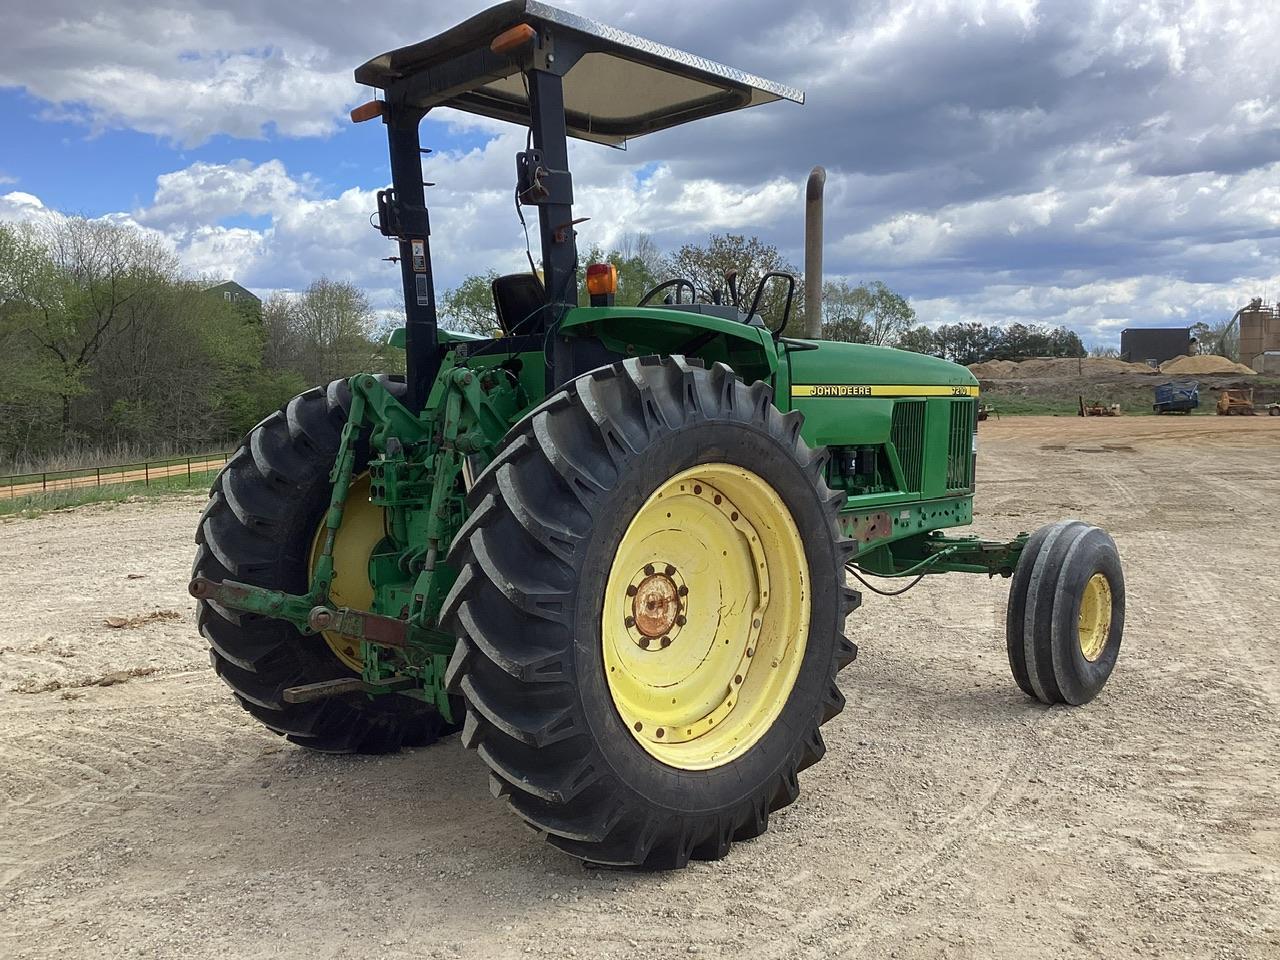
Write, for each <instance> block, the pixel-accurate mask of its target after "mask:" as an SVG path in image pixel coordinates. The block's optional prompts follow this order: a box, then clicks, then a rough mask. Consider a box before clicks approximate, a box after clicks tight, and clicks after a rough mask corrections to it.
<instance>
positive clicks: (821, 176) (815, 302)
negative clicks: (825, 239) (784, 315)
mask: <svg viewBox="0 0 1280 960" xmlns="http://www.w3.org/2000/svg"><path fill="white" fill-rule="evenodd" d="M826 182H827V171H826V170H825V169H824V168H823V167H814V168H813V169H812V170H811V171H810V172H809V182H808V184H807V185H806V186H805V191H804V336H805V339H807V340H820V339H822V188H823V187H824V186H825V185H826Z"/></svg>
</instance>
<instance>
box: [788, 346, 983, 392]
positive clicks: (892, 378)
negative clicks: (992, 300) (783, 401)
mask: <svg viewBox="0 0 1280 960" xmlns="http://www.w3.org/2000/svg"><path fill="white" fill-rule="evenodd" d="M807 342H810V343H813V344H814V346H816V347H817V349H816V350H795V349H791V350H788V351H787V361H788V363H789V364H790V366H791V383H792V390H793V392H794V391H796V390H797V389H798V388H801V387H803V386H807V385H812V386H815V387H822V386H826V387H849V386H852V387H855V388H856V387H859V386H882V387H883V386H889V387H902V388H906V389H904V390H902V391H901V393H904V394H909V393H913V392H916V391H913V390H912V389H911V388H913V387H969V388H974V390H973V391H970V392H975V391H976V388H977V385H978V380H977V378H976V377H974V375H973V374H972V373H970V372H969V371H968V369H966V368H965V367H962V366H960V365H959V364H958V363H951V362H950V361H949V360H941V359H939V358H938V357H930V356H927V355H925V354H923V353H912V352H910V351H908V350H894V349H892V348H890V347H873V346H870V345H868V344H863V343H843V342H839V341H834V340H820V341H807ZM877 392H878V391H877ZM922 392H925V393H928V392H930V391H922ZM796 395H801V394H796Z"/></svg>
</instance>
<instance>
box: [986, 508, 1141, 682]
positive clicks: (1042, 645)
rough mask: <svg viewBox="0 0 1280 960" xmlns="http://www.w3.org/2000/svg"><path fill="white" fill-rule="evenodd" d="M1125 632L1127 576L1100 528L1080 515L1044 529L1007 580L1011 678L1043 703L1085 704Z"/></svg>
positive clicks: (1113, 662) (1105, 676)
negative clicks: (1084, 521) (1082, 519)
mask: <svg viewBox="0 0 1280 960" xmlns="http://www.w3.org/2000/svg"><path fill="white" fill-rule="evenodd" d="M1123 635H1124V573H1123V571H1122V570H1121V567H1120V554H1119V553H1118V552H1117V551H1116V545H1115V542H1114V541H1113V540H1112V539H1111V537H1110V536H1109V535H1108V534H1107V532H1106V531H1105V530H1102V529H1101V528H1099V527H1094V526H1090V525H1089V524H1087V523H1082V522H1081V521H1079V520H1064V521H1062V522H1061V523H1055V524H1051V525H1049V526H1044V527H1041V528H1040V529H1039V530H1037V531H1036V532H1035V533H1034V534H1032V535H1031V538H1030V539H1029V540H1028V541H1027V545H1026V547H1024V548H1023V551H1022V556H1021V557H1019V559H1018V564H1017V566H1016V567H1015V568H1014V572H1013V579H1012V581H1011V582H1010V585H1009V607H1008V612H1007V614H1006V619H1005V640H1006V643H1007V647H1008V653H1009V668H1010V670H1011V671H1012V673H1013V679H1014V682H1015V683H1017V685H1018V687H1019V688H1020V689H1021V690H1022V691H1023V693H1025V694H1026V695H1027V696H1029V697H1034V698H1035V699H1036V700H1039V701H1040V702H1041V703H1047V704H1055V703H1067V704H1072V705H1079V704H1083V703H1088V702H1089V701H1090V700H1092V699H1093V698H1094V697H1096V696H1097V695H1098V693H1099V692H1100V691H1101V690H1102V688H1103V686H1104V685H1105V684H1106V682H1107V679H1108V678H1109V677H1110V676H1111V671H1112V670H1114V669H1115V665H1116V658H1117V657H1118V656H1119V654H1120V641H1121V638H1122V637H1123Z"/></svg>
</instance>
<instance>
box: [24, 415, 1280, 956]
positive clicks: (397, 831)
mask: <svg viewBox="0 0 1280 960" xmlns="http://www.w3.org/2000/svg"><path fill="white" fill-rule="evenodd" d="M980 443H981V446H980V460H979V477H980V479H979V495H978V511H979V519H978V523H977V525H976V529H978V530H980V531H984V532H990V533H991V534H993V535H1000V536H1004V535H1010V534H1013V533H1016V532H1017V531H1018V530H1021V529H1032V528H1034V527H1035V526H1038V525H1039V524H1040V523H1043V522H1048V521H1051V520H1055V519H1058V518H1061V517H1070V516H1079V517H1082V518H1084V519H1088V520H1092V521H1094V522H1097V523H1100V524H1102V525H1104V526H1106V527H1107V528H1108V529H1110V530H1111V531H1112V533H1113V535H1114V536H1115V539H1116V541H1117V543H1118V545H1119V547H1120V551H1121V554H1122V556H1123V557H1124V560H1125V564H1126V576H1127V578H1128V595H1129V612H1128V628H1127V632H1126V636H1125V647H1124V650H1123V652H1122V654H1121V658H1120V664H1119V666H1118V668H1117V670H1116V673H1115V675H1114V677H1113V678H1112V680H1111V683H1110V685H1109V686H1108V687H1107V689H1106V690H1105V691H1104V692H1103V694H1102V696H1101V697H1100V698H1099V699H1098V700H1096V701H1095V702H1094V703H1093V704H1090V705H1089V706H1087V707H1084V708H1077V709H1071V708H1053V709H1046V708H1044V707H1042V706H1040V705H1037V704H1034V703H1031V702H1029V701H1028V700H1026V699H1025V698H1024V697H1023V696H1022V695H1021V694H1020V693H1019V692H1018V690H1017V689H1016V687H1015V686H1014V685H1013V682H1012V680H1011V678H1010V677H1009V673H1008V665H1007V662H1006V659H1005V653H1004V644H1003V610H1004V601H1005V591H1006V587H1007V584H1006V582H1005V581H1001V580H995V581H986V580H984V579H982V578H979V577H965V576H959V575H956V576H949V577H941V578H938V579H936V580H933V579H929V580H926V581H925V582H924V583H923V584H921V585H920V586H919V587H918V588H917V589H916V590H914V591H912V592H911V593H909V594H907V595H906V596H905V597H902V598H899V599H896V600H889V599H884V598H880V597H872V596H868V597H867V600H866V602H865V604H864V606H863V608H862V610H860V611H859V612H858V613H857V614H855V617H854V620H853V622H851V624H850V629H851V633H852V635H853V636H854V637H855V638H856V639H857V641H858V642H859V644H860V646H861V650H862V655H861V657H860V658H859V660H858V662H857V663H856V664H855V665H854V666H853V667H851V668H849V669H848V670H847V671H845V673H844V674H842V681H843V684H844V688H845V692H846V693H847V694H848V696H849V706H848V708H847V709H846V711H845V712H844V714H843V715H841V716H840V717H838V718H837V719H835V720H834V721H832V722H831V723H830V724H829V725H828V726H827V727H825V728H824V730H823V732H824V734H825V735H826V739H827V743H828V746H829V750H828V753H827V757H826V759H825V761H824V762H823V763H821V764H819V765H818V766H816V767H814V768H812V769H811V770H809V771H807V772H806V774H804V775H803V777H802V786H803V793H802V796H801V799H800V800H799V802H797V803H796V804H795V805H794V806H792V807H791V808H789V809H788V810H787V811H786V812H785V813H783V814H781V815H778V816H776V817H775V818H774V820H773V823H772V826H771V828H770V831H769V833H768V834H767V835H766V836H764V837H762V838H760V839H759V840H756V841H752V842H749V843H742V844H738V845H736V846H735V848H734V850H733V853H732V854H731V856H730V857H729V859H727V860H725V861H723V862H720V863H710V864H708V863H695V864H693V865H691V866H690V867H689V869H688V870H685V871H683V872H679V873H672V874H641V873H634V872H626V871H607V870H599V869H591V868H584V867H582V866H581V865H579V864H578V863H577V861H574V860H571V859H569V858H567V857H564V856H562V855H560V854H557V853H556V852H555V851H554V850H552V849H550V848H549V847H547V846H545V845H544V844H543V843H542V842H541V841H539V840H538V839H537V838H536V837H534V836H533V835H531V834H529V833H527V832H526V831H525V830H524V829H523V828H522V827H521V826H519V824H518V823H517V822H516V820H515V819H514V818H513V817H511V816H510V815H509V814H508V813H507V812H506V811H505V810H504V809H503V808H502V807H501V805H500V804H498V803H497V802H494V801H492V800H491V799H490V798H489V795H488V790H487V786H486V773H485V770H484V767H483V764H482V763H481V762H480V761H479V760H478V758H476V757H474V756H471V755H469V754H467V753H465V752H464V751H463V750H462V748H461V746H460V745H459V744H458V743H457V742H456V740H452V741H449V742H446V743H444V744H441V745H438V746H435V747H432V748H428V749H425V750H419V751H413V752H408V753H404V754H401V755H398V756H394V757H386V758H350V757H327V756H317V755H312V754H308V753H307V752H305V751H303V750H301V749H298V748H294V747H292V746H290V745H288V744H286V743H284V742H283V741H281V740H278V739H277V738H275V737H274V736H273V735H271V734H270V733H268V732H267V731H265V730H264V729H262V728H259V727H258V726H257V725H256V724H255V723H254V722H253V721H252V720H251V719H250V718H249V716H248V715H247V714H245V713H243V712H242V711H241V710H240V709H239V708H238V707H237V706H236V705H235V703H234V702H233V700H232V698H231V695H230V693H229V692H228V691H226V690H225V689H224V688H223V687H222V686H221V684H220V683H219V682H218V680H217V679H216V678H215V677H214V676H213V674H212V672H211V671H210V670H209V669H208V661H207V659H206V653H205V650H204V644H203V641H202V640H201V638H200V637H199V636H198V635H197V634H196V632H195V629H194V625H193V618H192V604H191V602H190V601H189V598H188V597H187V595H186V592H185V586H186V581H187V578H188V575H189V569H190V562H191V553H192V549H193V548H192V544H191V535H192V531H193V529H194V526H195V522H196V517H197V515H198V513H199V511H200V509H201V505H202V504H201V502H200V500H199V499H197V498H186V499H175V500H166V501H159V502H149V503H133V504H124V505H121V506H117V507H114V508H105V507H86V508H80V509H76V510H71V511H64V512H59V513H54V514H49V515H46V516H43V517H39V518H36V519H28V520H9V521H7V522H2V523H0V570H2V571H3V573H2V574H0V604H2V608H3V610H4V611H5V615H4V617H3V619H0V956H3V957H6V958H8V957H12V958H24V957H58V958H60V960H70V958H78V957H93V958H99V957H115V956H159V957H210V958H213V957H217V958H249V957H280V956H303V955H305V956H307V957H313V958H314V957H424V956H426V957H464V958H474V960H482V958H483V960H488V958H502V957H524V956H538V957H556V958H561V957H567V956H578V957H618V958H630V957H635V958H645V960H653V958H661V957H668V956H687V955H690V954H698V955H701V956H705V957H737V956H750V957H752V958H753V960H766V958H792V957H802V958H814V960H817V958H827V957H834V956H864V957H898V958H916V957H946V958H962V957H967V958H975V960H976V958H994V957H1017V958H1040V957H1043V958H1061V957H1121V956H1122V957H1131V956H1152V957H1155V956H1159V957H1195V958H1200V957H1204V958H1230V957H1258V958H1262V957H1268V958H1275V957H1280V800H1278V799H1277V797H1278V795H1280V762H1278V760H1277V758H1278V757H1280V716H1278V713H1280V630H1278V629H1277V626H1276V625H1277V623H1280V591H1278V590H1277V588H1276V585H1275V584H1276V577H1277V575H1280V418H1267V417H1262V418H1255V419H1235V418H1232V419H1218V418H1212V417H1190V418H1179V419H1172V418H1152V417H1145V418H1119V419H1116V420H1078V419H1069V418H1063V419H1054V418H1022V419H1012V418H1010V419H1006V420H1003V421H1000V422H993V423H984V424H983V425H982V428H981V439H980ZM108 621H110V622H111V623H116V624H119V625H118V626H108V625H107V623H108Z"/></svg>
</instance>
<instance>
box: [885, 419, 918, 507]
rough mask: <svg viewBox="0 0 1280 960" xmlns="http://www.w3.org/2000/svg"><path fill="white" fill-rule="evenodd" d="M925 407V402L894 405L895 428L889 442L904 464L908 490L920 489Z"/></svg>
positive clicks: (891, 431) (903, 468) (891, 432)
mask: <svg viewBox="0 0 1280 960" xmlns="http://www.w3.org/2000/svg"><path fill="white" fill-rule="evenodd" d="M924 405H925V402H924V401H923V400H899V401H898V402H897V403H895V404H894V405H893V427H892V429H891V430H890V433H889V440H890V441H891V442H892V443H893V448H894V450H895V451H897V454H898V462H899V463H901V464H902V472H903V475H904V477H903V479H904V480H905V482H906V485H907V489H908V490H911V491H918V490H919V489H920V480H921V476H920V471H921V467H922V466H923V457H924Z"/></svg>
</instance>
